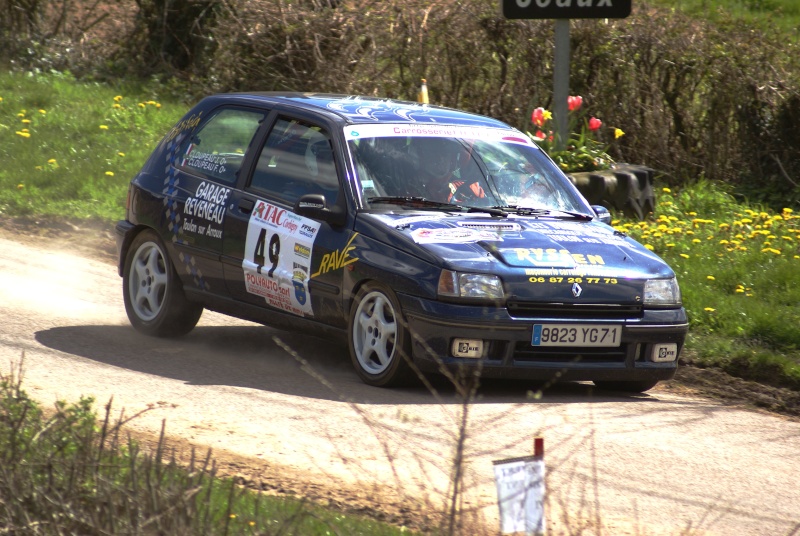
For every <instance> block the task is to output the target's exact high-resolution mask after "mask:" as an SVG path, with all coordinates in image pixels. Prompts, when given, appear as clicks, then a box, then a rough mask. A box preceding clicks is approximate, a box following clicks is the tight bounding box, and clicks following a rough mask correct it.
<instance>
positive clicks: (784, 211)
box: [0, 99, 794, 214]
mask: <svg viewBox="0 0 800 536" xmlns="http://www.w3.org/2000/svg"><path fill="white" fill-rule="evenodd" d="M2 100H3V99H0V101H2ZM792 212H794V211H793V210H792V209H790V208H784V209H783V213H784V214H791V213H792Z"/></svg>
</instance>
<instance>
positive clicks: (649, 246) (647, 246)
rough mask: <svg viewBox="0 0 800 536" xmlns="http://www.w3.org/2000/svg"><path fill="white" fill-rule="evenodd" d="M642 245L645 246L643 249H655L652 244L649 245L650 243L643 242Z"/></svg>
mask: <svg viewBox="0 0 800 536" xmlns="http://www.w3.org/2000/svg"><path fill="white" fill-rule="evenodd" d="M644 247H645V249H649V250H650V251H653V250H654V249H656V248H654V247H653V246H651V245H650V244H645V245H644Z"/></svg>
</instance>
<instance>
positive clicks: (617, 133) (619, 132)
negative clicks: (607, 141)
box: [614, 128, 625, 140]
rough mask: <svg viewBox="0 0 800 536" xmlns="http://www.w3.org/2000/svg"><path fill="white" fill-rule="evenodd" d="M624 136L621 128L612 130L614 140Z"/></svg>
mask: <svg viewBox="0 0 800 536" xmlns="http://www.w3.org/2000/svg"><path fill="white" fill-rule="evenodd" d="M624 135H625V133H624V132H623V131H622V129H621V128H615V129H614V139H615V140H616V139H619V138H621V137H622V136H624Z"/></svg>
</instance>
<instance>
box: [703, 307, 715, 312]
mask: <svg viewBox="0 0 800 536" xmlns="http://www.w3.org/2000/svg"><path fill="white" fill-rule="evenodd" d="M703 311H705V312H707V313H713V312H714V311H716V309H714V308H713V307H706V308H704V309H703Z"/></svg>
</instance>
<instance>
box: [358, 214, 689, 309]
mask: <svg viewBox="0 0 800 536" xmlns="http://www.w3.org/2000/svg"><path fill="white" fill-rule="evenodd" d="M357 222H358V223H357V229H356V230H357V231H359V232H360V233H362V234H364V235H365V236H370V237H372V238H374V239H376V240H378V241H381V242H384V243H387V244H389V245H392V246H394V247H397V248H399V249H402V250H404V251H408V252H414V253H415V254H416V255H417V256H418V257H420V258H422V259H423V260H426V261H428V262H431V263H433V264H438V265H440V266H441V267H442V268H446V269H449V270H455V271H460V272H479V273H493V274H497V275H498V276H500V277H501V279H502V280H503V283H504V285H505V288H506V293H507V295H508V296H509V297H510V299H513V298H520V299H536V300H548V301H552V300H558V301H563V302H568V301H569V302H571V301H576V300H579V301H580V302H581V303H587V302H597V303H607V302H609V301H615V302H627V303H641V299H642V293H643V287H644V281H645V280H647V279H651V278H669V277H674V275H675V274H674V272H673V271H672V269H671V268H670V267H669V266H668V265H667V264H666V263H665V262H664V261H663V260H662V259H661V258H660V257H658V256H657V255H656V254H654V253H653V252H651V251H649V250H648V249H646V248H644V247H643V246H642V245H641V244H639V243H638V242H636V241H634V240H632V239H631V238H629V237H627V236H626V235H625V234H624V233H621V232H618V231H615V230H614V229H613V228H612V227H610V226H609V225H606V224H604V223H601V222H599V221H596V220H592V221H584V220H580V219H575V218H570V217H567V218H554V217H532V216H514V215H510V216H509V217H507V218H497V217H492V216H490V215H483V214H469V215H466V214H450V213H438V212H434V213H431V212H423V213H413V212H397V213H368V214H361V215H359V218H358V220H357ZM576 284H577V285H578V287H580V288H577V287H575V285H576Z"/></svg>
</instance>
